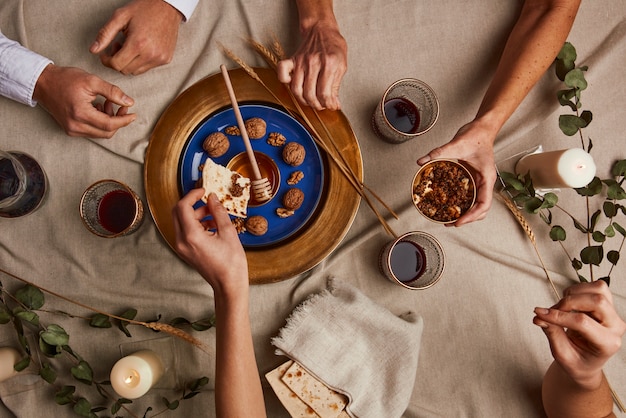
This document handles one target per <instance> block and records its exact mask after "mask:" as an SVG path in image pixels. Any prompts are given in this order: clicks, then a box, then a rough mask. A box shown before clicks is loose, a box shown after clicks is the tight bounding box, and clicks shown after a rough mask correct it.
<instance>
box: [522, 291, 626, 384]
mask: <svg viewBox="0 0 626 418" xmlns="http://www.w3.org/2000/svg"><path fill="white" fill-rule="evenodd" d="M535 315H536V316H535V318H534V319H533V322H534V323H535V324H536V325H538V326H540V327H541V328H542V329H543V331H544V332H545V334H546V336H547V337H548V342H549V343H550V350H551V351H552V356H553V357H554V359H555V361H556V362H557V363H558V364H559V365H560V366H561V367H562V368H563V370H564V371H565V372H566V373H567V374H568V375H569V376H570V377H571V378H572V379H573V380H574V381H576V382H577V383H578V384H580V385H582V386H583V387H589V388H591V389H594V388H595V387H597V386H598V385H599V382H600V381H601V380H602V376H603V375H602V367H603V366H604V364H605V363H606V362H607V361H608V360H609V358H611V356H612V355H613V354H615V353H616V352H618V351H619V349H620V346H621V343H622V336H623V335H624V333H625V332H626V323H625V322H624V321H623V320H622V319H621V318H620V317H619V315H618V314H617V312H616V311H615V308H614V306H613V296H612V295H611V292H610V291H609V287H608V286H607V284H606V283H605V282H604V281H602V280H596V281H594V282H591V283H581V284H576V285H574V286H571V287H569V288H567V289H566V290H565V292H563V298H562V299H561V300H560V301H559V302H558V303H557V304H556V305H554V306H553V307H552V308H550V309H545V308H536V309H535Z"/></svg>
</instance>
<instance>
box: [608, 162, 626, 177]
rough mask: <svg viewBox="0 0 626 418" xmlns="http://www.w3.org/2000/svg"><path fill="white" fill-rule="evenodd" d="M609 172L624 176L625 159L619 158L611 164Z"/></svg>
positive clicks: (616, 175) (625, 168) (625, 174)
mask: <svg viewBox="0 0 626 418" xmlns="http://www.w3.org/2000/svg"><path fill="white" fill-rule="evenodd" d="M611 174H612V175H613V176H614V177H624V176H626V160H619V161H616V162H615V164H613V167H612V168H611Z"/></svg>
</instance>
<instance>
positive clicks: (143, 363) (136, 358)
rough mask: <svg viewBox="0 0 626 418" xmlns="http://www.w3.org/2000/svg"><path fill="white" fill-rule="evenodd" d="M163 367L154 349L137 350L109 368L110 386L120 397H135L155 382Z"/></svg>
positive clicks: (142, 393) (143, 392) (143, 393)
mask: <svg viewBox="0 0 626 418" xmlns="http://www.w3.org/2000/svg"><path fill="white" fill-rule="evenodd" d="M163 369H164V367H163V363H162V362H161V359H160V358H159V356H157V354H156V353H155V352H154V351H151V350H141V351H137V352H136V353H133V354H131V355H129V356H126V357H123V358H121V359H120V360H118V362H117V363H115V365H114V366H113V368H112V369H111V386H113V390H115V393H117V394H118V395H119V396H120V397H122V398H126V399H136V398H139V397H140V396H143V395H145V394H146V392H148V390H150V388H151V387H153V386H154V385H155V384H156V382H157V381H158V380H159V379H160V378H161V376H162V375H163Z"/></svg>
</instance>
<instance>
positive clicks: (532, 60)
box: [476, 0, 580, 139]
mask: <svg viewBox="0 0 626 418" xmlns="http://www.w3.org/2000/svg"><path fill="white" fill-rule="evenodd" d="M579 4H580V0H554V1H545V0H538V1H537V0H527V1H526V2H525V3H524V6H523V8H522V11H521V14H520V16H519V18H518V20H517V23H516V24H515V26H514V27H513V30H512V31H511V34H510V35H509V38H508V40H507V43H506V45H505V48H504V51H503V53H502V56H501V58H500V62H499V64H498V67H497V69H496V72H495V74H494V77H493V79H492V81H491V84H490V85H489V88H488V89H487V92H486V94H485V97H484V98H483V101H482V103H481V106H480V108H479V110H478V113H477V116H476V118H477V119H478V120H481V121H483V122H484V123H487V124H488V126H489V127H490V128H491V129H492V130H493V131H494V132H498V131H499V130H500V128H502V125H504V123H505V122H506V121H507V120H508V118H509V117H510V116H511V115H512V114H513V112H514V111H515V109H516V108H517V107H518V106H519V104H520V103H521V102H522V100H524V97H526V95H527V94H528V92H529V91H530V89H531V88H532V87H533V86H534V85H535V84H536V83H537V81H538V80H539V79H540V78H541V76H542V75H543V74H544V73H545V71H546V70H547V69H548V68H549V67H550V65H551V64H552V62H553V61H554V59H555V57H556V56H557V54H558V52H559V51H560V49H561V48H562V46H563V43H564V42H565V40H566V39H567V35H568V34H569V31H570V29H571V27H572V25H573V23H574V19H575V17H576V13H577V11H578V6H579ZM494 139H495V136H494Z"/></svg>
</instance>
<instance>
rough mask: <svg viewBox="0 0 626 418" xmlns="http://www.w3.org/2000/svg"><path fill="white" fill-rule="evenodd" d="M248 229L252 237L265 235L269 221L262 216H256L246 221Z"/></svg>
mask: <svg viewBox="0 0 626 418" xmlns="http://www.w3.org/2000/svg"><path fill="white" fill-rule="evenodd" d="M245 225H246V229H247V230H248V232H249V233H251V234H252V235H257V236H260V235H264V234H265V233H266V232H267V227H268V224H267V219H265V218H264V217H263V216H261V215H254V216H251V217H249V218H248V219H246V222H245Z"/></svg>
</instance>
